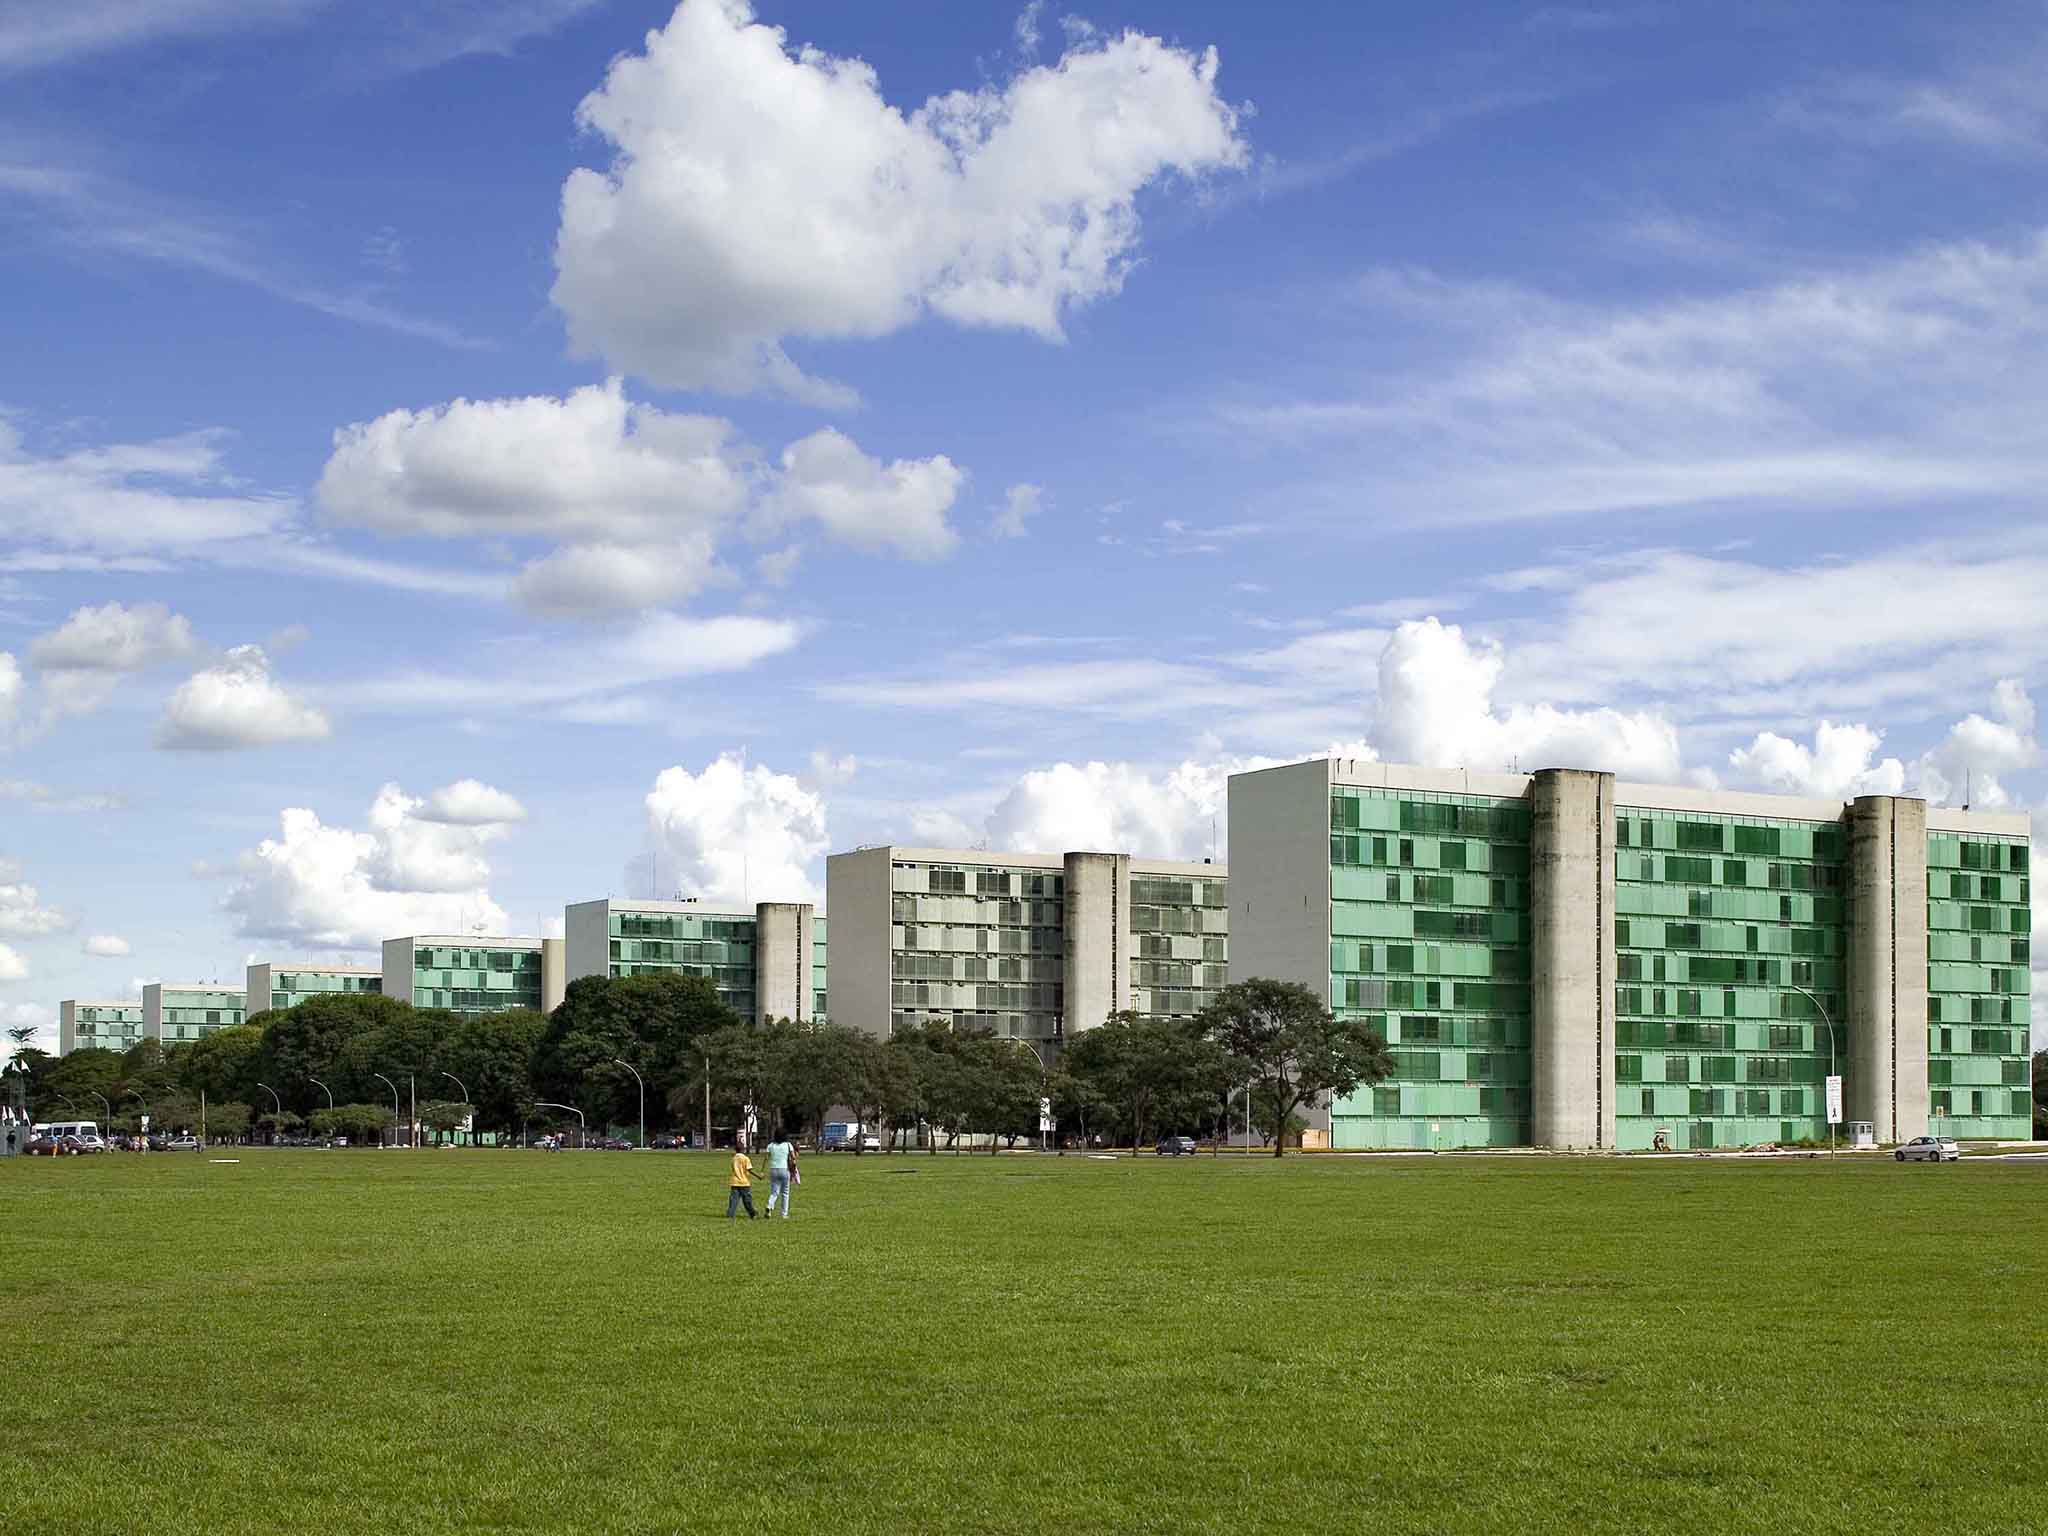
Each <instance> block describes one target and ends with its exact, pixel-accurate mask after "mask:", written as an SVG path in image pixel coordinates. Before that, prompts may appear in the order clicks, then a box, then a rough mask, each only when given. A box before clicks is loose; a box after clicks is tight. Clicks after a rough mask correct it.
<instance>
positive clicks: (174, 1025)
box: [142, 981, 248, 1047]
mask: <svg viewBox="0 0 2048 1536" xmlns="http://www.w3.org/2000/svg"><path fill="white" fill-rule="evenodd" d="M247 1003H248V994H247V993H246V992H245V991H244V989H242V988H241V987H235V986H227V985H223V984H222V983H220V982H217V981H153V982H151V983H150V984H149V985H148V986H146V987H144V988H143V989H142V1033H143V1036H144V1038H145V1039H149V1040H155V1041H159V1042H161V1043H162V1044H163V1045H165V1046H167V1047H168V1046H173V1045H190V1044H191V1043H192V1042H193V1041H194V1040H199V1039H203V1038H204V1037H205V1036H207V1035H210V1034H212V1033H213V1032H214V1031H215V1030H217V1029H227V1028H230V1027H231V1026H233V1025H236V1024H240V1023H242V1022H243V1021H244V1019H245V1018H246V1016H247V1013H246V1010H247Z"/></svg>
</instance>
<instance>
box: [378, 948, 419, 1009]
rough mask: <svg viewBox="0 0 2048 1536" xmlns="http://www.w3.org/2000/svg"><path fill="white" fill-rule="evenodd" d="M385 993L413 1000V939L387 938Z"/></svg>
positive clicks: (401, 1000) (405, 1000) (401, 998)
mask: <svg viewBox="0 0 2048 1536" xmlns="http://www.w3.org/2000/svg"><path fill="white" fill-rule="evenodd" d="M382 958H383V963H384V995H385V996H386V997H395V998H397V999H398V1000H399V1001H400V1002H403V1003H409V1002H411V1001H412V940H411V939H386V940H385V941H384V951H383V957H382Z"/></svg>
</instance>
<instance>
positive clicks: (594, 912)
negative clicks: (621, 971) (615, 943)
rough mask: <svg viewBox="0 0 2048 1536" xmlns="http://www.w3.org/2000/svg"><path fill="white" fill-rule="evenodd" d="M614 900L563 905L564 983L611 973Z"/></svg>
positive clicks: (564, 984)
mask: <svg viewBox="0 0 2048 1536" xmlns="http://www.w3.org/2000/svg"><path fill="white" fill-rule="evenodd" d="M611 906H612V904H611V902H610V901H609V900H605V901H577V902H571V903H570V904H569V905H568V906H566V907H564V908H562V935H563V950H562V954H563V963H564V965H565V967H566V970H565V979H564V982H563V986H564V987H565V988H566V987H567V985H568V983H569V982H571V981H581V980H582V979H583V978H584V977H585V976H609V975H611V973H612V945H611V939H612V935H611Z"/></svg>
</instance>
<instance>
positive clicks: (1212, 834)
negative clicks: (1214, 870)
mask: <svg viewBox="0 0 2048 1536" xmlns="http://www.w3.org/2000/svg"><path fill="white" fill-rule="evenodd" d="M1209 862H1210V863H1211V864H1214V863H1215V862H1216V813H1215V812H1214V811H1211V812H1210V813H1209Z"/></svg>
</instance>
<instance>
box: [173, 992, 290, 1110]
mask: <svg viewBox="0 0 2048 1536" xmlns="http://www.w3.org/2000/svg"><path fill="white" fill-rule="evenodd" d="M258 1017H259V1018H260V1017H262V1015H260V1014H259V1015H258ZM262 1058H263V1026H262V1025H260V1024H236V1025H233V1026H231V1027H230V1028H227V1029H217V1030H215V1031H213V1033H211V1034H209V1035H202V1036H201V1037H200V1038H199V1039H197V1040H195V1041H193V1042H192V1049H191V1050H190V1051H189V1052H187V1053H186V1056H185V1059H184V1061H183V1063H182V1064H181V1070H180V1072H179V1074H178V1076H179V1083H180V1086H181V1087H183V1088H185V1089H187V1090H189V1091H191V1092H194V1093H204V1094H205V1095H206V1097H207V1101H208V1103H209V1105H211V1104H253V1103H255V1102H256V1101H257V1100H258V1099H259V1098H260V1099H261V1100H262V1101H263V1103H264V1105H265V1107H268V1106H269V1104H270V1096H269V1095H268V1094H266V1093H264V1092H263V1090H262V1089H261V1088H259V1087H258V1086H257V1084H258V1083H259V1082H268V1081H269V1079H268V1078H265V1077H264V1076H263V1071H262ZM272 1086H275V1085H274V1084H273V1085H272ZM280 1092H281V1091H280Z"/></svg>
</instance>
